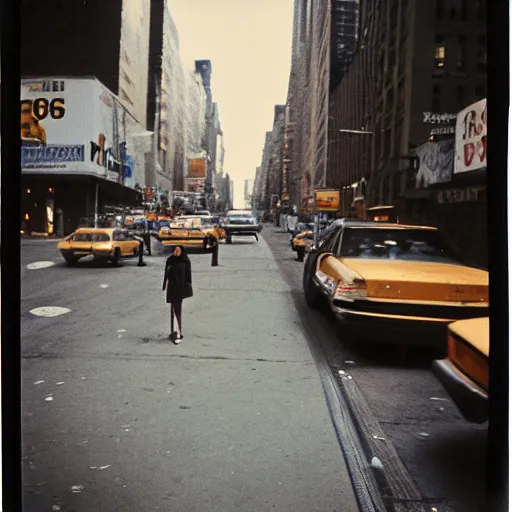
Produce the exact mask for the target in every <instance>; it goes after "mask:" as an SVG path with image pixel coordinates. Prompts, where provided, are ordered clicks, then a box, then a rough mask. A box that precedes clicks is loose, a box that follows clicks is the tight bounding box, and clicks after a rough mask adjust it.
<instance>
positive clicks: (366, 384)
mask: <svg viewBox="0 0 512 512" xmlns="http://www.w3.org/2000/svg"><path fill="white" fill-rule="evenodd" d="M264 237H265V240H266V241H267V243H268V244H269V245H270V247H271V249H272V251H273V253H274V256H275V258H276V260H277V262H278V265H279V268H280V270H281V272H282V275H283V277H284V278H285V280H286V282H287V283H288V285H289V286H290V290H291V291H290V294H291V296H292V297H293V298H294V303H295V305H296V307H297V311H298V314H299V315H300V316H301V318H302V321H303V325H304V326H306V328H307V331H308V335H309V336H310V337H311V338H313V339H315V340H316V341H317V343H318V344H319V345H320V346H321V347H322V350H323V353H324V354H325V357H326V358H327V360H328V363H329V366H330V367H331V369H332V371H333V373H334V374H338V372H339V371H340V370H341V371H345V372H347V374H349V375H350V376H351V377H352V379H351V380H350V381H345V382H347V384H348V385H347V386H345V392H346V393H347V396H348V401H349V402H351V403H352V407H353V410H354V411H355V412H356V414H358V415H359V418H360V419H361V423H363V424H364V425H365V426H361V429H362V430H363V433H364V434H363V436H364V437H365V438H366V439H367V444H368V445H369V449H370V450H372V451H373V452H374V453H379V452H380V455H379V456H380V458H381V461H382V464H383V466H384V470H385V471H387V472H388V482H389V480H390V479H389V473H390V472H391V469H392V470H393V474H394V475H396V480H395V483H396V488H397V489H400V485H398V483H399V482H401V483H402V484H403V485H402V489H406V488H407V485H411V484H412V483H415V484H416V488H417V491H419V493H420V494H421V496H422V498H423V503H424V505H425V508H426V510H428V511H430V510H435V509H437V510H438V511H439V512H449V511H454V512H473V511H480V510H485V508H483V507H484V505H483V503H484V502H483V500H484V493H485V469H486V468H485V464H486V449H487V446H486V444H487V425H474V424H471V423H468V422H466V421H465V420H464V419H463V418H462V417H461V415H460V414H459V412H458V410H457V409H456V407H455V405H454V404H453V403H452V402H451V400H450V398H449V397H448V395H447V394H446V392H445V391H444V388H443V387H442V385H441V384H440V382H439V381H438V380H437V379H436V378H435V376H434V375H433V374H432V372H431V371H430V366H431V362H432V358H433V357H435V354H433V353H432V351H431V350H428V349H418V348H416V349H411V350H409V351H408V354H407V359H406V360H405V361H404V360H403V354H402V352H401V351H400V350H399V349H397V348H396V347H390V346H387V345H381V344H374V345H372V344H371V343H368V342H365V343H364V344H361V343H359V344H355V343H349V341H348V340H347V339H345V338H344V337H343V334H342V333H340V330H339V329H338V328H337V325H336V322H335V321H334V319H333V318H332V317H331V316H330V315H329V313H327V312H318V311H314V310H311V309H309V308H308V306H307V305H306V303H305V300H304V297H303V289H302V271H303V265H304V264H303V263H299V262H296V261H294V258H295V253H294V252H292V250H291V249H290V235H288V234H287V233H284V232H283V230H282V229H281V228H276V227H273V226H272V227H270V226H269V225H267V227H266V229H265V230H264ZM379 430H380V433H378V431H379ZM387 441H391V446H389V447H387V449H386V448H384V449H383V448H382V446H381V445H382V443H387ZM393 446H394V448H393ZM395 450H396V452H395ZM396 454H398V458H397V455H396ZM400 459H401V461H402V462H403V464H404V465H405V468H406V470H407V472H408V473H409V476H407V475H404V474H400V468H399V467H397V466H400ZM391 480H392V479H391ZM392 494H393V493H392ZM394 494H396V495H399V494H400V492H396V493H394ZM411 494H414V493H413V492H411V491H409V497H408V499H411V498H410V495H411ZM403 497H404V498H405V497H406V496H403ZM395 498H398V496H395ZM396 501H398V500H396ZM414 510H416V509H414Z"/></svg>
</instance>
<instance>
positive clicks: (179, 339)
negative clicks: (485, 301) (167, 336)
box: [174, 334, 183, 345]
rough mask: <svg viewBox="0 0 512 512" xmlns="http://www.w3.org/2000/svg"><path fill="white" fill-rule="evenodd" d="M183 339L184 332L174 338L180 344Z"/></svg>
mask: <svg viewBox="0 0 512 512" xmlns="http://www.w3.org/2000/svg"><path fill="white" fill-rule="evenodd" d="M182 341H183V334H182V335H181V336H179V337H177V338H176V339H175V340H174V343H175V345H179V344H180V343H181V342H182Z"/></svg>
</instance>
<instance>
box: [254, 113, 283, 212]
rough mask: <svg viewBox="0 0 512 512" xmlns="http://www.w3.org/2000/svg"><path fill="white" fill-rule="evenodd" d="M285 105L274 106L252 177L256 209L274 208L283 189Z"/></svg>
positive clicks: (267, 209) (268, 209)
mask: <svg viewBox="0 0 512 512" xmlns="http://www.w3.org/2000/svg"><path fill="white" fill-rule="evenodd" d="M284 123H285V105H275V106H274V122H273V126H272V131H271V132H267V133H266V135H265V145H264V147H263V154H262V159H261V166H260V167H258V168H257V170H256V176H255V179H254V187H253V190H254V205H255V208H256V209H258V210H266V211H270V210H271V209H272V208H275V207H276V205H277V202H278V201H279V200H280V198H281V195H282V193H283V190H284V184H283V164H284V137H285V126H284Z"/></svg>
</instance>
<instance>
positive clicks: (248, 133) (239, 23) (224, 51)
mask: <svg viewBox="0 0 512 512" xmlns="http://www.w3.org/2000/svg"><path fill="white" fill-rule="evenodd" d="M169 5H170V6H171V14H172V17H173V18H174V21H175V23H176V26H177V28H178V32H179V37H180V54H181V58H182V61H183V64H184V66H185V67H189V68H190V69H192V68H193V67H194V61H195V60H199V59H209V60H211V63H212V83H211V86H212V94H213V101H215V102H217V104H218V107H219V116H220V121H221V125H222V131H223V133H224V147H225V150H226V154H225V160H224V170H225V172H228V173H229V174H230V176H231V177H232V179H233V181H234V195H235V207H243V183H244V179H245V178H254V174H255V172H256V167H257V166H258V165H259V164H260V162H261V154H262V150H263V144H264V142H265V132H266V131H269V130H271V129H272V122H273V120H274V105H276V104H284V103H285V102H286V93H287V90H288V79H289V75H290V64H291V44H292V23H293V0H169Z"/></svg>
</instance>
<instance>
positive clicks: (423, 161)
mask: <svg viewBox="0 0 512 512" xmlns="http://www.w3.org/2000/svg"><path fill="white" fill-rule="evenodd" d="M414 152H415V155H416V156H417V157H418V160H419V168H418V172H417V174H416V188H427V187H429V186H430V185H434V184H435V183H446V182H448V181H451V179H452V171H453V154H454V141H453V139H452V138H450V139H448V140H441V141H438V142H426V143H425V144H422V145H421V146H419V147H417V148H416V149H415V151H414Z"/></svg>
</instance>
